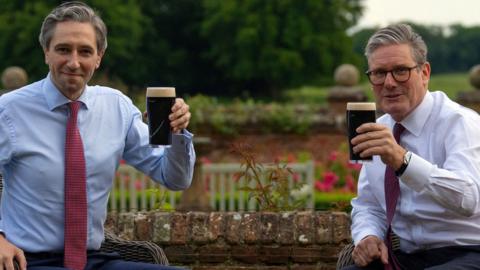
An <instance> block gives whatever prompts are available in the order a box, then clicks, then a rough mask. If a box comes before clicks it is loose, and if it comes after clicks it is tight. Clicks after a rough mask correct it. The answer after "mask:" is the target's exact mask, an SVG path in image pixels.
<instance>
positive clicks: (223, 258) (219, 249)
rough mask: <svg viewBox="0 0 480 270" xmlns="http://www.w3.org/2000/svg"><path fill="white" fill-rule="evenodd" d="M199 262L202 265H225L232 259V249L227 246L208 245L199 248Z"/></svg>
mask: <svg viewBox="0 0 480 270" xmlns="http://www.w3.org/2000/svg"><path fill="white" fill-rule="evenodd" d="M198 250H199V261H200V262H202V263H215V264H219V263H224V262H227V261H228V260H229V258H230V247H229V246H225V245H221V246H220V245H207V246H202V247H199V249H198Z"/></svg>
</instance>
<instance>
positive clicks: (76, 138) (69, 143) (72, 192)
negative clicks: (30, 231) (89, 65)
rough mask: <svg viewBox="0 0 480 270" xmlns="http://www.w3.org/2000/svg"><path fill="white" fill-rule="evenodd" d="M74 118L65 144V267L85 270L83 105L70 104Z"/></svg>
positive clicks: (85, 199)
mask: <svg viewBox="0 0 480 270" xmlns="http://www.w3.org/2000/svg"><path fill="white" fill-rule="evenodd" d="M68 105H69V107H70V117H69V118H68V122H67V134H66V140H65V240H64V241H65V243H64V244H65V250H64V252H65V254H64V267H66V268H69V269H73V270H83V269H84V267H85V264H86V262H87V248H86V247H87V194H86V177H85V157H84V154H83V144H82V138H81V137H80V132H79V131H78V128H77V113H78V110H79V109H80V105H81V103H80V102H79V101H74V102H71V103H69V104H68Z"/></svg>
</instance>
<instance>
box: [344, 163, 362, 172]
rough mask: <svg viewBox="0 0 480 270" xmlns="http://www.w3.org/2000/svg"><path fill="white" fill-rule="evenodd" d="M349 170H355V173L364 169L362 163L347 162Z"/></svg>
mask: <svg viewBox="0 0 480 270" xmlns="http://www.w3.org/2000/svg"><path fill="white" fill-rule="evenodd" d="M347 168H349V169H353V170H355V171H360V169H362V164H361V163H350V162H347Z"/></svg>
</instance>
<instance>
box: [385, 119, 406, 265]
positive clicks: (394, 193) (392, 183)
mask: <svg viewBox="0 0 480 270" xmlns="http://www.w3.org/2000/svg"><path fill="white" fill-rule="evenodd" d="M404 130H405V127H403V126H402V125H401V124H399V123H396V124H395V126H394V127H393V136H394V137H395V140H396V141H397V143H400V135H401V134H402V132H403V131H404ZM399 195H400V184H399V182H398V178H397V176H396V175H395V170H394V169H393V168H392V167H390V166H387V168H386V169H385V202H386V205H387V226H388V229H387V233H386V236H385V244H386V245H387V247H388V264H387V265H385V270H391V269H401V268H400V264H399V263H398V261H397V258H396V257H395V254H393V250H392V226H391V224H392V219H393V215H394V214H395V208H396V206H397V201H398V197H399Z"/></svg>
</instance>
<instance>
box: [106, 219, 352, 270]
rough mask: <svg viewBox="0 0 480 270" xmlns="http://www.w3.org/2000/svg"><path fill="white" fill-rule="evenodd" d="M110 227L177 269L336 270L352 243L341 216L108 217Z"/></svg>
mask: <svg viewBox="0 0 480 270" xmlns="http://www.w3.org/2000/svg"><path fill="white" fill-rule="evenodd" d="M106 226H107V227H109V229H110V230H112V231H114V232H115V233H117V234H118V235H120V236H121V237H123V238H126V239H129V240H150V241H153V242H155V243H157V244H158V245H160V246H162V247H163V248H164V250H165V253H166V254H167V257H168V258H169V260H170V261H171V262H172V263H173V264H177V265H189V266H190V267H193V269H217V268H214V267H213V266H215V267H220V268H218V269H335V263H336V260H337V254H338V253H339V251H340V250H341V249H342V248H343V246H344V245H345V244H346V243H349V242H350V241H351V236H350V217H349V216H348V215H347V214H346V213H343V212H323V211H319V212H314V211H302V212H285V213H274V212H244V213H240V212H187V213H184V212H182V213H180V212H159V211H153V212H144V213H143V212H142V213H121V214H116V213H110V214H109V216H108V220H107V223H106ZM286 266H289V268H286ZM252 267H253V268H252Z"/></svg>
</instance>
